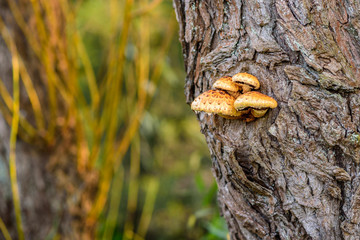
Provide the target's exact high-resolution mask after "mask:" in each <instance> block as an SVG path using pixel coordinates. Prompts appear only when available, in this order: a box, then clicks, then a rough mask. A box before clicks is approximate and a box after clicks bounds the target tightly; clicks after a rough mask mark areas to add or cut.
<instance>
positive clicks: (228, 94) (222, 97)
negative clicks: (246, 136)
mask: <svg viewBox="0 0 360 240" xmlns="http://www.w3.org/2000/svg"><path fill="white" fill-rule="evenodd" d="M259 88H260V82H259V80H258V79H257V78H256V77H255V76H253V75H251V74H248V73H237V74H235V75H234V76H232V77H228V76H226V77H222V78H220V79H218V80H217V81H216V82H215V83H214V85H213V90H209V91H207V92H204V93H202V94H200V95H199V96H198V97H197V98H195V100H194V101H193V102H192V103H191V109H192V110H194V111H195V112H197V111H203V112H206V113H214V114H218V115H219V116H221V117H223V118H227V119H243V120H245V121H246V122H251V121H254V120H255V119H256V118H260V117H262V116H264V115H265V114H266V112H267V110H268V109H269V108H276V107H277V102H276V101H275V99H273V98H272V97H269V96H267V95H264V94H262V93H260V92H256V91H252V90H254V89H255V90H256V89H259Z"/></svg>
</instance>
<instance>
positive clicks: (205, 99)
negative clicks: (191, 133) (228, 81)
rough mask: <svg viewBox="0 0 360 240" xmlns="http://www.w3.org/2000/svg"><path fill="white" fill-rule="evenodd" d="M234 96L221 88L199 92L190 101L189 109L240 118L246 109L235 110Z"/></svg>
mask: <svg viewBox="0 0 360 240" xmlns="http://www.w3.org/2000/svg"><path fill="white" fill-rule="evenodd" d="M234 101H235V98H234V97H233V96H231V95H229V94H228V93H226V92H225V91H222V90H209V91H207V92H204V93H202V94H200V95H199V96H198V97H197V98H195V100H194V101H193V102H192V103H191V109H192V110H194V111H203V112H206V113H214V114H218V115H219V116H221V117H223V118H227V119H241V116H242V115H243V114H245V113H248V112H249V110H246V111H236V109H235V108H234Z"/></svg>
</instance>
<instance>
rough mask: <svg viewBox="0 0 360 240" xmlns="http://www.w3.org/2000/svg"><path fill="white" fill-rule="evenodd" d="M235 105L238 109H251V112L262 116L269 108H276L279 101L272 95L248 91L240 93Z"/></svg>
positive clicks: (258, 116)
mask: <svg viewBox="0 0 360 240" xmlns="http://www.w3.org/2000/svg"><path fill="white" fill-rule="evenodd" d="M234 107H235V109H236V110H238V111H244V110H249V109H251V114H252V115H253V116H254V117H256V118H260V117H262V116H264V115H265V113H266V112H267V110H268V109H269V108H276V107H277V102H276V100H275V99H273V98H272V97H269V96H267V95H265V94H262V93H259V92H247V93H244V94H242V95H240V96H239V97H238V98H237V99H236V100H235V102H234Z"/></svg>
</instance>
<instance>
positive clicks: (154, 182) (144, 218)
mask: <svg viewBox="0 0 360 240" xmlns="http://www.w3.org/2000/svg"><path fill="white" fill-rule="evenodd" d="M146 189H147V193H146V197H145V203H144V208H143V211H142V213H141V217H140V222H139V225H138V229H137V234H138V235H139V236H141V237H143V238H145V235H146V232H147V230H148V228H149V225H150V221H151V217H152V212H153V210H154V205H155V200H156V195H157V192H158V189H159V179H158V178H151V179H150V180H149V181H147V186H146Z"/></svg>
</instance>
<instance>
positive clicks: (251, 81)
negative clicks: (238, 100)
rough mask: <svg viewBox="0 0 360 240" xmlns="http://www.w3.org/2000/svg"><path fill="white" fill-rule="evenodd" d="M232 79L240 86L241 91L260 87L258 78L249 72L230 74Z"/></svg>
mask: <svg viewBox="0 0 360 240" xmlns="http://www.w3.org/2000/svg"><path fill="white" fill-rule="evenodd" d="M232 81H233V82H235V83H237V84H239V85H240V86H241V88H242V92H243V93H246V92H250V91H251V90H253V89H259V88H260V82H259V80H258V79H257V78H256V77H255V76H253V75H251V74H249V73H237V74H235V75H234V76H232Z"/></svg>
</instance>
